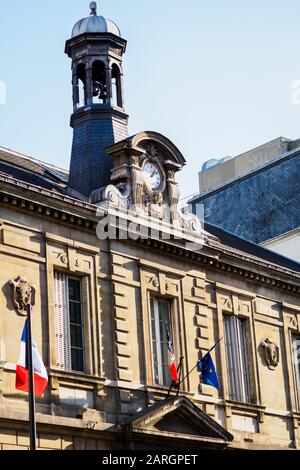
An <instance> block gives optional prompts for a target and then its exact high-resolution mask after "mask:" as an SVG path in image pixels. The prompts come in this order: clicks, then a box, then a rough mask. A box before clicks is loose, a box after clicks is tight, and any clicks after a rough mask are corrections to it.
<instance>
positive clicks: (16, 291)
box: [9, 276, 36, 317]
mask: <svg viewBox="0 0 300 470" xmlns="http://www.w3.org/2000/svg"><path fill="white" fill-rule="evenodd" d="M9 284H10V286H11V296H12V301H13V303H14V306H15V309H16V311H17V313H18V315H21V316H24V317H25V316H26V315H27V310H26V307H27V305H32V306H34V304H35V291H36V289H35V287H34V286H33V285H31V284H30V283H29V282H28V281H27V279H26V277H24V276H18V277H17V279H16V280H15V281H14V280H11V281H9Z"/></svg>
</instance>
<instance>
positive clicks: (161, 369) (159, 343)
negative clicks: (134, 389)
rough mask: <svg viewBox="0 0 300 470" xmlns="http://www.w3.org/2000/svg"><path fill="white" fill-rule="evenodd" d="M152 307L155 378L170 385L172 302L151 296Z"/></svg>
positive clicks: (163, 383) (161, 383) (159, 382)
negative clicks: (169, 339)
mask: <svg viewBox="0 0 300 470" xmlns="http://www.w3.org/2000/svg"><path fill="white" fill-rule="evenodd" d="M150 308H151V312H150V315H151V335H152V362H153V370H154V380H155V383H157V384H160V385H170V383H171V373H170V367H169V352H168V337H167V328H168V329H169V331H170V334H172V331H171V325H170V304H169V302H168V301H165V300H161V299H156V298H151V299H150Z"/></svg>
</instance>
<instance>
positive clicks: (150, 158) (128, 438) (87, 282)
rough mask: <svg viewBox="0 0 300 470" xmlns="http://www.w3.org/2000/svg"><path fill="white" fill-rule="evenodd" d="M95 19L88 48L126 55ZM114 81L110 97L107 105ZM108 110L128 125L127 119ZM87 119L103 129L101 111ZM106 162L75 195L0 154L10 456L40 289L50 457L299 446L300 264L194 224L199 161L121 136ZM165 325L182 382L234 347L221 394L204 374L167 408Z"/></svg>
mask: <svg viewBox="0 0 300 470" xmlns="http://www.w3.org/2000/svg"><path fill="white" fill-rule="evenodd" d="M91 8H92V15H91V16H93V17H96V18H98V19H93V18H92V20H91V19H90V18H87V19H86V20H82V22H80V25H77V26H76V27H75V32H76V33H78V32H79V33H80V34H81V35H82V36H81V37H80V35H79V39H76V41H77V40H78V42H80V41H83V40H86V41H87V42H89V41H90V39H89V38H90V35H92V36H91V41H92V43H93V44H94V41H95V39H97V38H98V36H99V38H100V39H101V41H102V43H103V41H104V39H105V38H106V40H107V41H109V43H110V44H111V41H112V42H113V43H114V44H115V43H116V42H120V41H119V39H118V36H117V34H116V33H117V32H118V30H116V29H114V26H112V25H111V24H110V23H108V22H107V21H106V20H104V19H103V18H102V17H98V16H97V15H96V12H95V5H94V2H92V4H91ZM81 27H82V28H84V29H83V30H82V29H80V28H81ZM76 28H77V29H76ZM85 28H87V29H85ZM90 28H96V29H97V28H98V29H97V30H96V31H95V29H93V31H92V32H91V31H89V29H90ZM109 28H111V29H109ZM100 39H99V40H100ZM121 42H122V41H121ZM93 47H94V45H93ZM101 47H102V46H101ZM80 48H81V46H80ZM80 53H81V52H80ZM108 56H109V57H110V56H111V53H109V54H108ZM106 58H107V55H106ZM76 70H77V69H76ZM79 70H80V73H82V67H80V69H79ZM109 70H110V67H108V68H107V69H106V72H107V75H106V77H107V78H106V82H101V83H100V85H101V86H100V85H99V84H96V85H97V87H98V91H99V90H100V94H101V93H102V100H109V99H110V98H109V94H108V95H107V87H108V84H109V83H110V78H109ZM81 77H82V75H81ZM102 79H103V75H101V80H102ZM76 80H77V78H76V77H75V78H74V77H73V84H75V85H74V88H75V91H74V96H75V98H74V100H75V101H74V102H75V104H76V103H77V97H76V96H77V95H76V93H77V91H76V83H77V82H76ZM91 80H92V79H91ZM95 81H97V80H96V79H94V80H92V83H91V85H93V86H94V85H95V83H94V82H95ZM88 83H89V82H88V81H86V82H85V87H86V86H88ZM119 84H120V81H119ZM105 87H106V90H105ZM119 90H120V89H119ZM119 92H120V91H119ZM120 96H121V95H120ZM89 98H90V97H89ZM119 99H121V98H120V97H119ZM120 104H121V102H120V101H119V105H120ZM101 105H103V106H104V108H105V112H106V111H108V108H110V109H109V113H110V115H111V119H112V120H114V119H115V117H114V116H112V114H113V113H114V110H112V108H113V107H114V106H113V105H110V104H109V103H107V102H106V103H101V104H99V103H98V104H96V106H101ZM84 107H85V108H84ZM84 107H83V108H84V109H86V111H84V109H83V108H82V107H79V108H78V109H79V110H78V113H80V114H82V113H83V114H84V113H85V112H86V113H88V114H89V115H90V116H91V115H93V114H97V116H95V119H96V120H98V119H99V113H98V112H97V111H99V110H101V109H102V108H94V107H93V104H91V103H86V104H85V105H84ZM116 108H120V106H118V105H117V106H116ZM76 109H77V108H76ZM117 111H118V110H117ZM75 112H76V111H75ZM121 112H122V113H123V111H121ZM76 119H77V116H76ZM84 119H85V117H84ZM91 120H92V121H93V118H91ZM105 120H107V115H106V116H105ZM92 124H93V122H91V125H92ZM91 135H92V134H91ZM98 138H99V136H98V135H97V139H98ZM105 138H106V137H105ZM77 144H78V142H77V141H76V142H75V144H74V145H75V146H76V145H77ZM86 145H87V146H89V145H90V142H87V143H86ZM73 150H74V147H73ZM101 151H102V150H101ZM105 152H106V155H105V160H106V162H107V161H108V160H109V158H110V168H111V169H112V173H111V174H110V181H109V184H108V185H104V187H102V188H101V187H99V188H96V189H95V187H94V180H93V178H92V177H91V179H88V186H86V184H87V182H86V179H85V178H82V179H81V180H80V179H78V180H77V184H76V187H72V186H71V185H70V183H69V179H68V173H67V172H66V171H64V170H62V169H60V168H57V167H54V166H53V165H50V164H45V163H42V162H40V161H38V160H34V159H32V158H29V157H26V156H24V155H20V154H17V153H16V152H13V151H9V150H6V149H0V204H1V205H0V265H1V268H2V269H1V270H0V285H1V291H0V309H1V316H0V446H1V449H2V450H7V449H27V448H28V446H29V437H28V397H27V395H26V394H25V393H23V392H19V391H17V390H16V389H15V367H16V361H17V358H18V354H19V346H20V338H21V333H22V329H23V326H24V318H23V317H22V315H20V308H21V307H22V301H23V302H24V298H25V297H26V295H25V294H26V289H25V290H24V288H22V287H24V286H26V282H28V283H29V284H30V285H34V286H35V289H36V294H35V299H34V300H33V299H32V302H33V303H34V304H35V305H34V309H33V334H34V337H35V340H36V342H37V345H38V347H39V349H40V352H41V354H42V357H43V361H44V363H45V365H46V367H47V369H48V372H49V387H48V388H47V391H46V393H45V395H44V396H43V397H42V398H39V399H37V429H38V446H39V448H40V449H63V450H71V449H76V450H87V449H95V450H96V449H99V450H100V449H103V450H110V449H178V448H179V447H180V449H183V448H194V449H226V448H235V449H279V448H283V449H292V448H293V449H296V448H299V446H300V432H299V423H300V380H299V379H300V371H299V365H298V361H297V360H296V359H297V355H298V352H299V341H300V306H299V294H300V279H299V277H300V274H299V269H298V265H297V263H293V262H292V261H289V260H287V259H285V258H282V257H281V256H278V255H276V254H272V253H270V252H269V251H267V250H264V249H263V248H261V247H257V246H256V245H253V244H251V243H247V242H245V241H241V240H240V239H238V238H237V237H236V238H234V239H232V238H231V236H230V234H228V233H226V232H225V231H223V230H220V229H218V228H216V227H214V226H206V229H203V227H202V226H201V224H200V222H199V220H198V219H197V218H196V217H195V216H192V215H184V214H183V213H181V212H180V211H179V210H178V200H179V188H178V185H177V183H176V173H177V172H178V171H180V170H181V168H182V167H183V165H184V164H185V160H184V158H183V156H182V155H181V153H180V152H179V150H178V149H177V148H176V146H175V145H174V144H173V143H172V142H170V141H169V140H168V139H167V138H166V137H164V136H162V135H160V134H157V133H155V132H141V133H139V134H138V135H136V136H134V137H130V138H126V139H125V140H121V139H120V138H116V136H114V137H112V140H111V141H110V142H109V146H108V148H107V149H105ZM77 155H79V154H77ZM83 155H85V157H86V158H90V161H93V164H95V165H96V166H97V165H100V166H101V158H99V159H97V158H96V157H97V156H96V157H95V154H93V155H92V154H91V153H90V152H89V151H88V150H87V147H86V148H85V150H84V152H83V153H82V154H81V157H80V158H85V157H83ZM98 157H99V155H98ZM76 158H77V157H76ZM73 162H74V161H73ZM73 164H74V163H72V162H71V167H72V165H73ZM76 164H77V163H76ZM105 165H106V164H105ZM105 168H106V166H105ZM71 169H72V168H71ZM92 176H93V175H92ZM79 177H80V175H78V178H79ZM105 177H107V174H106V176H105ZM81 184H82V185H83V186H81ZM87 187H88V188H89V191H91V194H90V195H89V197H87V195H86V194H87V192H89V191H87V189H86V188H87ZM81 188H84V190H83V191H82V192H81V190H82V189H81ZM167 209H170V210H169V211H168V210H167ZM103 228H107V229H108V230H110V231H111V232H109V234H110V236H107V237H105V236H104V234H105V232H104V230H103ZM150 229H151V231H150ZM146 232H147V235H146ZM111 233H114V234H115V235H114V236H112V235H111ZM141 233H142V234H143V236H138V235H139V234H141ZM10 281H14V282H15V283H16V284H17V286H19V287H20V289H18V290H17V291H14V290H12V284H11V282H10ZM18 306H19V307H18ZM20 306H21V307H20ZM16 307H18V308H16ZM21 313H22V312H21ZM164 323H166V324H167V325H168V327H169V331H170V333H171V336H172V342H173V347H174V351H175V355H176V358H177V362H179V359H180V358H182V365H183V370H182V373H183V375H182V376H183V377H184V376H185V375H186V374H187V373H188V372H189V371H190V370H191V369H193V367H194V366H195V365H196V363H197V361H198V360H199V359H200V358H201V357H203V355H205V353H206V352H207V351H209V349H210V348H211V347H212V346H213V345H214V344H215V342H216V341H217V340H218V339H220V338H224V339H223V340H222V341H221V343H220V345H219V347H218V348H216V349H215V350H214V351H213V353H212V355H213V359H214V362H215V364H216V369H217V373H218V376H219V379H220V384H221V386H220V390H219V391H217V390H216V389H214V388H212V387H209V386H207V385H204V384H201V383H200V379H199V373H198V372H196V371H194V372H193V373H192V374H191V375H190V376H189V377H188V378H187V379H185V380H184V381H183V383H182V386H181V389H180V393H179V395H177V394H176V393H175V392H174V391H172V392H171V395H170V396H168V390H169V384H170V377H169V376H168V360H167V358H166V351H167V348H166V331H165V326H164Z"/></svg>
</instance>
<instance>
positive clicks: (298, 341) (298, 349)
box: [293, 338, 300, 407]
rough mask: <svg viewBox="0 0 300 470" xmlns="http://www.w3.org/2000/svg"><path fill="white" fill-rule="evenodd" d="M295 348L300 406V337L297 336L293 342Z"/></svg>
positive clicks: (299, 405)
mask: <svg viewBox="0 0 300 470" xmlns="http://www.w3.org/2000/svg"><path fill="white" fill-rule="evenodd" d="M293 349H294V366H295V373H296V381H297V388H298V402H299V404H298V407H300V338H295V339H294V342H293Z"/></svg>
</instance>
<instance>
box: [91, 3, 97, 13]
mask: <svg viewBox="0 0 300 470" xmlns="http://www.w3.org/2000/svg"><path fill="white" fill-rule="evenodd" d="M90 9H91V13H90V14H91V15H93V16H97V3H96V2H91V3H90Z"/></svg>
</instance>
